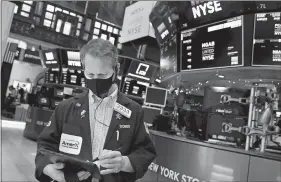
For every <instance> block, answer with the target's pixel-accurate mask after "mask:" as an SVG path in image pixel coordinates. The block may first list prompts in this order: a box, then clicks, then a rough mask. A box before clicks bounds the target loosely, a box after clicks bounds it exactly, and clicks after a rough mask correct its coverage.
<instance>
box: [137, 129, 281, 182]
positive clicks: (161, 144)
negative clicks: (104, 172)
mask: <svg viewBox="0 0 281 182" xmlns="http://www.w3.org/2000/svg"><path fill="white" fill-rule="evenodd" d="M150 136H151V139H152V141H153V143H154V144H155V148H156V152H157V158H156V159H155V161H153V163H151V165H150V166H149V168H148V171H147V173H146V174H145V176H144V177H143V178H142V179H141V180H140V182H147V181H153V182H157V181H158V182H165V181H169V182H174V181H176V182H207V181H233V182H234V181H255V182H256V181H260V182H262V181H272V182H275V181H276V182H277V181H279V182H280V181H281V154H271V153H264V154H262V153H260V152H255V151H245V150H244V149H238V148H232V147H227V146H221V145H214V144H209V143H205V142H201V141H195V140H191V139H187V138H183V137H179V136H174V135H168V134H166V133H165V132H159V131H154V130H150Z"/></svg>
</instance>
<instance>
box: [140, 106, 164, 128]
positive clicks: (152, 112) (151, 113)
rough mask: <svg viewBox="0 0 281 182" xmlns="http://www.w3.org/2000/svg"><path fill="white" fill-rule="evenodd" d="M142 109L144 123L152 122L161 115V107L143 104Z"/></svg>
mask: <svg viewBox="0 0 281 182" xmlns="http://www.w3.org/2000/svg"><path fill="white" fill-rule="evenodd" d="M142 109H143V111H144V115H143V122H145V123H149V124H153V120H154V119H155V118H156V117H157V116H159V115H161V109H158V108H154V107H147V106H143V107H142Z"/></svg>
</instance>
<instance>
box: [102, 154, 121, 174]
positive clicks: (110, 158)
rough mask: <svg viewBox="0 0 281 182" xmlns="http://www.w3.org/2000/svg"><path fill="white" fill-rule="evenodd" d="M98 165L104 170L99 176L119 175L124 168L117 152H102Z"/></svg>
mask: <svg viewBox="0 0 281 182" xmlns="http://www.w3.org/2000/svg"><path fill="white" fill-rule="evenodd" d="M99 163H100V165H101V166H102V167H104V168H106V169H105V170H102V171H101V175H106V174H112V173H119V172H120V171H121V169H122V167H123V166H124V159H123V156H122V155H121V153H120V152H119V151H112V150H103V151H102V153H101V155H100V156H99Z"/></svg>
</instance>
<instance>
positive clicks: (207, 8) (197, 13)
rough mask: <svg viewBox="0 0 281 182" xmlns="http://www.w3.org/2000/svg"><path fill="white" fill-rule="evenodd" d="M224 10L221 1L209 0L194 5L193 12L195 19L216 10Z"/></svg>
mask: <svg viewBox="0 0 281 182" xmlns="http://www.w3.org/2000/svg"><path fill="white" fill-rule="evenodd" d="M219 11H222V7H221V4H220V2H219V1H209V2H207V3H203V4H199V5H197V6H194V7H192V13H193V17H194V19H196V18H197V17H201V16H202V15H203V16H206V15H208V14H213V13H215V12H219Z"/></svg>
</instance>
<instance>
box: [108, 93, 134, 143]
mask: <svg viewBox="0 0 281 182" xmlns="http://www.w3.org/2000/svg"><path fill="white" fill-rule="evenodd" d="M117 103H119V104H121V105H123V106H125V107H128V106H129V104H130V103H129V102H128V100H127V99H126V97H125V96H124V95H123V94H122V93H120V92H118V97H117ZM117 114H118V112H116V111H115V110H114V111H113V114H112V118H111V123H110V126H109V129H108V132H107V136H106V139H105V143H104V148H106V147H107V145H108V143H109V141H110V140H111V138H112V136H113V134H114V133H115V132H116V128H117V127H118V125H119V120H118V119H117V118H116V117H117V116H116V115H117ZM123 118H124V117H123Z"/></svg>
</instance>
